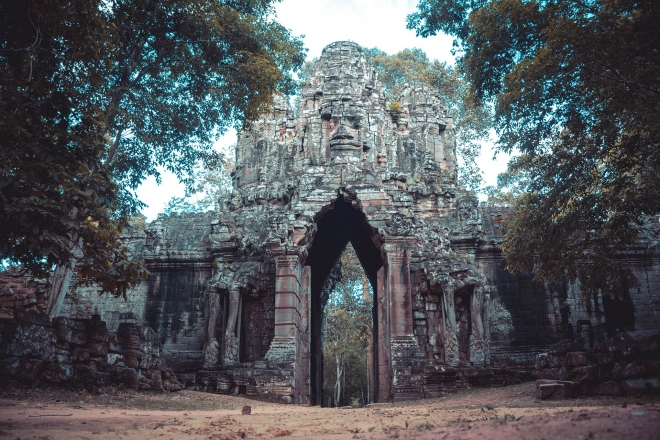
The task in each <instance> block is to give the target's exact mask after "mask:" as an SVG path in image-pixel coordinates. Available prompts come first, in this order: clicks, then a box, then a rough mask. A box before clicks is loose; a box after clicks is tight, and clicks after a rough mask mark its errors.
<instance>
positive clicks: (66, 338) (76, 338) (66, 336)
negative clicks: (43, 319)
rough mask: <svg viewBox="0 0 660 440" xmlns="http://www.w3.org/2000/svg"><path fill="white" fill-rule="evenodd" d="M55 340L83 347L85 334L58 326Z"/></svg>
mask: <svg viewBox="0 0 660 440" xmlns="http://www.w3.org/2000/svg"><path fill="white" fill-rule="evenodd" d="M57 339H59V340H60V341H62V342H68V343H70V344H75V345H85V344H86V343H87V333H85V332H84V331H81V330H76V329H74V328H70V327H69V326H67V325H64V324H60V325H58V326H57Z"/></svg>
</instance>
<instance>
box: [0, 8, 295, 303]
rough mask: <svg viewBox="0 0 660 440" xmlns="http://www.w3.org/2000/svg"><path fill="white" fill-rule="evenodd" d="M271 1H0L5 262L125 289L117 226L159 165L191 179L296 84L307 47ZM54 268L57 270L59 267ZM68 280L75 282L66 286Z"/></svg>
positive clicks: (127, 267)
mask: <svg viewBox="0 0 660 440" xmlns="http://www.w3.org/2000/svg"><path fill="white" fill-rule="evenodd" d="M271 12H272V11H271V6H270V1H269V0H237V1H222V0H218V1H209V2H207V1H200V0H163V1H159V2H152V1H148V0H117V1H112V2H107V1H103V0H26V1H24V2H2V3H0V20H2V21H1V23H0V190H1V193H0V224H1V225H2V227H1V228H0V258H2V259H11V260H13V261H15V262H17V263H21V264H22V265H24V266H25V267H26V268H28V269H30V270H32V271H33V272H35V273H37V274H44V273H48V272H49V271H50V270H51V268H52V267H53V265H56V264H57V265H59V266H58V268H65V269H66V270H64V272H66V273H68V275H67V276H69V277H70V276H71V272H72V270H73V267H74V266H75V268H76V272H77V273H78V275H79V276H80V277H83V278H84V279H90V280H93V281H95V282H97V283H99V284H100V286H101V289H102V290H103V291H106V292H111V293H114V294H122V293H124V292H125V290H126V288H128V287H129V286H131V285H133V284H134V283H135V282H136V280H137V278H138V276H139V274H140V273H141V272H143V267H142V266H141V265H140V264H139V263H136V262H131V261H129V259H128V258H127V253H126V250H125V249H124V248H122V246H121V245H120V243H119V240H118V238H119V234H120V231H121V229H122V228H123V227H125V226H126V224H127V221H128V220H127V219H130V216H132V215H134V214H135V213H136V212H137V210H138V209H139V208H140V206H141V204H140V202H139V201H138V200H137V199H136V198H135V196H134V194H133V190H134V189H135V188H136V187H137V186H138V185H139V184H140V183H141V182H142V181H143V180H144V179H145V178H146V177H147V176H156V178H158V177H159V169H163V168H164V169H167V170H170V171H172V172H174V173H175V174H176V175H177V176H178V177H179V179H180V180H182V181H183V182H184V183H186V184H187V185H188V187H192V186H193V184H194V180H193V179H192V176H194V170H195V169H196V167H197V166H198V165H199V164H200V163H202V164H207V165H213V164H214V163H216V162H217V161H218V160H220V158H219V156H218V155H217V154H215V153H214V152H213V150H212V148H211V146H212V143H213V141H214V139H215V137H216V136H217V135H218V134H221V133H223V132H224V130H226V128H227V127H229V126H240V125H241V124H242V123H243V122H244V121H249V120H251V119H253V118H255V117H256V116H257V115H258V114H259V113H260V111H261V110H262V109H264V108H265V107H266V106H267V105H268V104H269V103H270V100H271V97H272V95H273V93H274V92H276V91H278V90H279V91H283V92H284V93H288V92H290V91H291V90H292V88H293V85H294V81H293V80H292V78H291V71H292V70H295V69H297V68H299V67H300V66H301V64H302V62H303V60H304V50H303V48H302V42H301V41H300V40H299V39H297V38H295V37H292V36H291V35H290V33H289V32H288V31H287V30H286V29H285V28H283V27H282V26H281V25H280V24H278V23H277V22H275V21H273V20H272V19H270V18H269V17H271V16H272V14H271ZM56 274H57V272H56ZM65 284H66V283H65Z"/></svg>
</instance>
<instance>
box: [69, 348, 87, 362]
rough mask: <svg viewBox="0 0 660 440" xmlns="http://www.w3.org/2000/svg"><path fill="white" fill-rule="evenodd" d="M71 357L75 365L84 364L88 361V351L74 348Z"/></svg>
mask: <svg viewBox="0 0 660 440" xmlns="http://www.w3.org/2000/svg"><path fill="white" fill-rule="evenodd" d="M71 357H72V359H73V362H76V363H82V362H86V361H87V359H89V350H87V349H85V348H81V347H76V348H74V349H73V352H72V353H71Z"/></svg>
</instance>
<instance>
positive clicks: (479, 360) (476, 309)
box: [469, 286, 486, 366]
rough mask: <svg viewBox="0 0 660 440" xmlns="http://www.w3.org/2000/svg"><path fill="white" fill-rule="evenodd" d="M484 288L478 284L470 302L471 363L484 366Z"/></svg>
mask: <svg viewBox="0 0 660 440" xmlns="http://www.w3.org/2000/svg"><path fill="white" fill-rule="evenodd" d="M483 311H484V288H483V287H482V286H476V287H475V288H474V290H473V291H472V301H471V302H470V319H471V321H472V332H471V334H470V353H469V359H470V363H472V364H473V365H477V366H483V365H484V361H485V354H486V353H485V346H484V321H483Z"/></svg>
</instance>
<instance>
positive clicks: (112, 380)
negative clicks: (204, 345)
mask: <svg viewBox="0 0 660 440" xmlns="http://www.w3.org/2000/svg"><path fill="white" fill-rule="evenodd" d="M0 357H1V358H2V360H0V377H2V379H3V380H7V379H15V380H20V381H24V382H26V383H30V384H36V383H38V382H39V381H43V382H45V383H50V384H60V385H70V386H73V387H76V388H85V389H89V390H98V389H101V388H102V387H104V386H111V385H123V386H125V387H126V388H130V389H134V390H138V389H140V390H155V391H165V390H166V391H178V390H180V389H181V384H180V383H179V382H178V380H177V378H176V375H175V374H174V372H173V371H172V369H171V368H169V367H168V366H167V363H166V361H165V360H164V359H161V357H160V343H159V342H158V339H157V337H156V334H155V332H154V331H153V330H152V329H151V328H149V327H139V326H137V325H135V324H129V323H124V324H121V325H120V326H119V330H118V331H117V333H116V334H114V333H111V332H108V329H107V325H106V323H105V322H104V321H101V319H100V318H99V316H98V315H95V316H93V317H92V318H91V319H71V318H64V317H58V318H54V319H53V320H52V321H51V320H50V319H48V316H47V315H45V314H43V313H40V312H36V311H34V310H28V311H27V312H25V313H19V316H17V317H16V318H2V319H0Z"/></svg>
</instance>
